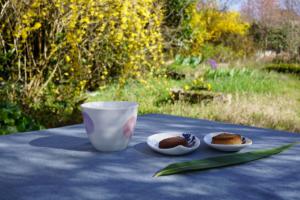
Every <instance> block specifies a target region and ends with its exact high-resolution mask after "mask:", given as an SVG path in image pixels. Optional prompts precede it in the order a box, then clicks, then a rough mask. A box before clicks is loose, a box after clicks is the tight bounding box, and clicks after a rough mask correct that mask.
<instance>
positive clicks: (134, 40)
mask: <svg viewBox="0 0 300 200" xmlns="http://www.w3.org/2000/svg"><path fill="white" fill-rule="evenodd" d="M0 5H4V3H3V1H2V3H0ZM0 7H1V6H0ZM162 18H163V16H162V9H161V8H160V4H159V3H158V2H157V1H156V0H147V1H136V2H134V3H133V2H132V0H103V1H98V0H89V1H87V0H79V1H72V0H53V1H51V2H49V1H43V0H34V1H6V3H5V6H3V9H2V7H1V16H0V40H1V42H0V81H2V82H3V83H2V82H1V86H2V84H3V85H5V87H3V88H2V87H1V88H0V90H1V91H0V92H1V94H3V95H2V97H1V99H2V98H3V99H5V100H8V101H9V102H14V103H17V104H18V105H20V106H21V107H22V110H24V111H25V112H26V113H27V114H29V115H30V116H33V117H35V118H38V119H39V120H40V121H42V123H44V124H45V125H46V126H58V125H65V124H67V123H69V122H70V121H73V122H74V121H77V120H73V119H74V116H77V113H78V111H77V110H78V109H77V108H78V105H79V104H80V103H81V102H83V101H84V99H85V97H84V94H85V92H86V90H91V89H97V88H99V87H105V86H106V85H107V84H108V83H109V82H110V81H112V80H114V79H116V80H119V83H120V84H124V82H126V80H127V78H128V77H133V78H137V79H142V77H143V75H144V74H146V72H148V71H155V70H156V69H158V68H159V66H161V64H162V63H163V53H162V49H163V43H162V40H163V38H162V35H161V29H160V25H161V22H162ZM49 118H51V120H49ZM70 118H71V120H70Z"/></svg>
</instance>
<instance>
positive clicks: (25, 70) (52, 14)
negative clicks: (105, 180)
mask: <svg viewBox="0 0 300 200" xmlns="http://www.w3.org/2000/svg"><path fill="white" fill-rule="evenodd" d="M299 63H300V1H298V0H244V1H236V0H210V1H209V0H163V1H158V0H143V1H142V0H49V1H43V0H0V93H1V94H0V98H1V99H0V100H1V104H0V134H9V133H15V132H22V131H28V130H36V129H42V128H49V127H57V126H63V125H68V124H74V123H81V122H82V119H81V114H80V110H79V105H80V104H81V103H83V102H85V101H100V100H101V101H102V100H105V101H112V100H128V101H137V102H138V103H139V105H140V106H139V114H145V113H164V114H174V115H180V116H188V117H195V118H205V119H210V120H218V121H223V122H230V123H237V124H244V125H252V126H258V127H267V128H275V129H281V130H288V131H293V132H300V64H299Z"/></svg>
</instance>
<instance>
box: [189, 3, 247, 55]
mask: <svg viewBox="0 0 300 200" xmlns="http://www.w3.org/2000/svg"><path fill="white" fill-rule="evenodd" d="M199 5H200V4H198V3H197V1H196V2H194V3H191V4H190V5H189V6H188V7H187V8H186V11H185V12H186V15H187V17H186V19H185V21H184V26H185V32H187V34H186V35H188V38H187V39H186V41H187V43H188V48H187V49H188V50H187V53H189V54H192V55H195V56H196V55H199V54H200V53H201V52H200V49H201V48H202V47H203V45H204V44H205V43H206V42H216V41H218V40H219V39H220V38H221V37H222V36H224V35H228V34H236V35H241V36H244V35H245V34H246V32H247V30H248V27H249V25H248V24H247V23H245V22H243V21H242V20H241V17H240V14H239V13H238V12H233V11H227V12H225V11H219V10H217V9H216V8H213V7H208V6H207V7H205V6H204V7H199Z"/></svg>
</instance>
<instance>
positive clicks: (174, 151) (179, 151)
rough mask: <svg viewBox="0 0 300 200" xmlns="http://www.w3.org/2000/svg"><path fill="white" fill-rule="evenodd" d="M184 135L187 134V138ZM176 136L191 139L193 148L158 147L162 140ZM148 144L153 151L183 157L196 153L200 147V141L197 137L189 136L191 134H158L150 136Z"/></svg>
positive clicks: (190, 142)
mask: <svg viewBox="0 0 300 200" xmlns="http://www.w3.org/2000/svg"><path fill="white" fill-rule="evenodd" d="M184 134H185V136H183V135H184ZM176 136H181V137H189V138H191V139H190V141H189V142H188V143H189V144H190V145H191V146H190V147H185V146H182V145H178V146H176V147H173V148H169V149H161V148H159V147H158V144H159V142H160V141H161V140H163V139H166V138H169V137H176ZM193 137H194V140H192V138H193ZM147 144H148V146H149V147H150V148H151V149H152V150H154V151H156V152H159V153H162V154H166V155H183V154H187V153H191V152H193V151H195V150H196V149H197V148H198V147H199V146H200V140H199V138H197V137H196V136H194V135H192V134H189V133H176V132H165V133H157V134H154V135H151V136H149V137H148V139H147Z"/></svg>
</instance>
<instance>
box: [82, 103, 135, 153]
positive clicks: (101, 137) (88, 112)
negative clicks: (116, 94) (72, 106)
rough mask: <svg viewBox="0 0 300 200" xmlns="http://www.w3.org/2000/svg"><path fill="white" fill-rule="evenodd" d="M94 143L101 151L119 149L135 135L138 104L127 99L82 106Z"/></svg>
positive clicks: (125, 145)
mask: <svg viewBox="0 0 300 200" xmlns="http://www.w3.org/2000/svg"><path fill="white" fill-rule="evenodd" d="M80 107H81V110H82V115H83V122H84V125H85V129H86V132H87V135H88V137H89V140H90V142H91V143H92V145H93V146H94V147H95V148H96V149H97V150H99V151H119V150H123V149H125V148H126V147H127V146H128V143H129V141H130V138H131V136H132V135H133V132H134V128H135V124H136V118H137V109H138V104H137V103H135V102H127V101H112V102H89V103H84V104H82V105H81V106H80Z"/></svg>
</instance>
